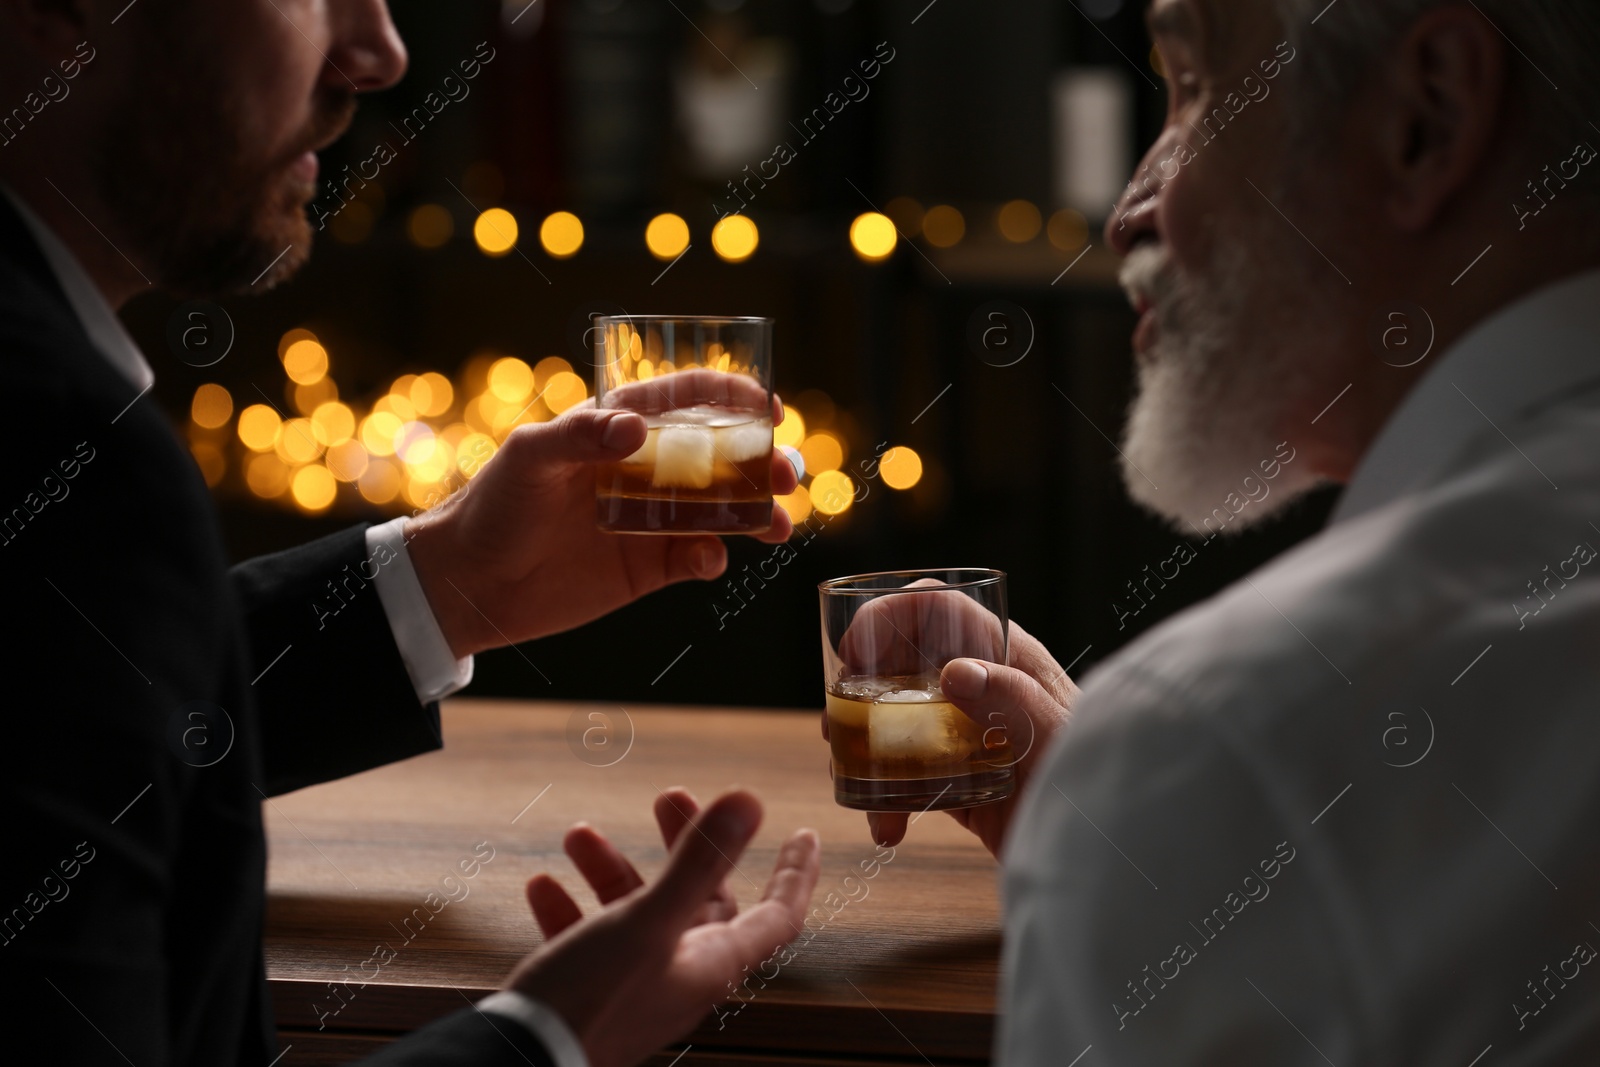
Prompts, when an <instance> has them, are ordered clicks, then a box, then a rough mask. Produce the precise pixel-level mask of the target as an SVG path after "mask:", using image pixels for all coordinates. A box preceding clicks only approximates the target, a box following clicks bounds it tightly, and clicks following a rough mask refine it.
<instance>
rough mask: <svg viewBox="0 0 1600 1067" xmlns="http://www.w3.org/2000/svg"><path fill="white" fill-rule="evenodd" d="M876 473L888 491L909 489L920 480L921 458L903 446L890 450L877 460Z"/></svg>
mask: <svg viewBox="0 0 1600 1067" xmlns="http://www.w3.org/2000/svg"><path fill="white" fill-rule="evenodd" d="M878 473H879V474H880V475H882V477H883V484H884V485H887V486H888V487H889V488H890V489H910V488H911V487H912V486H914V485H916V484H917V483H918V482H920V481H921V480H922V457H921V456H919V455H917V454H916V452H915V451H913V450H912V449H910V448H907V447H905V446H904V445H900V446H897V447H895V448H891V449H889V451H887V452H885V453H884V454H883V456H882V457H881V458H880V459H879V460H878Z"/></svg>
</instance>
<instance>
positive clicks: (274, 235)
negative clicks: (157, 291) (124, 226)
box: [152, 188, 311, 297]
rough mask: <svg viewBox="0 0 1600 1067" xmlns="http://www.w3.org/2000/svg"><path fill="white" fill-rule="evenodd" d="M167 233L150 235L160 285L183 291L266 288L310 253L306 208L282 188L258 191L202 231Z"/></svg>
mask: <svg viewBox="0 0 1600 1067" xmlns="http://www.w3.org/2000/svg"><path fill="white" fill-rule="evenodd" d="M235 195H237V194H235ZM222 202H223V201H222V198H221V197H218V199H217V201H216V205H217V206H218V207H219V208H220V207H221V206H222ZM218 214H219V215H220V214H221V212H220V211H219V212H218ZM168 232H169V233H171V234H172V237H171V238H170V239H167V240H162V239H161V237H160V236H158V235H152V238H153V240H154V241H155V243H156V248H155V258H156V263H157V268H158V269H159V270H160V272H161V277H162V284H163V285H164V286H165V287H166V288H167V289H169V290H171V291H173V292H175V293H178V294H180V295H183V296H191V297H201V296H223V295H227V294H232V293H244V292H250V293H262V292H266V291H267V290H269V289H271V288H272V287H273V286H275V285H277V284H278V283H280V282H282V281H284V280H286V279H288V278H289V277H291V276H292V275H293V274H294V273H295V272H296V271H297V270H299V269H300V267H301V266H303V265H304V264H305V262H306V260H307V259H308V258H309V257H310V255H311V225H310V223H309V221H308V220H307V219H306V214H305V208H304V207H303V206H302V205H301V204H300V203H299V202H298V201H297V200H296V199H295V198H294V197H293V196H292V195H290V194H289V193H288V192H286V191H285V190H283V189H281V188H280V189H276V190H263V191H262V192H261V193H259V194H258V195H257V196H255V197H253V198H250V199H249V200H247V201H245V202H243V203H241V204H240V207H239V210H237V211H236V212H233V213H231V217H229V218H227V219H225V220H221V219H217V218H215V217H213V219H212V220H209V221H208V223H207V225H205V226H204V228H203V231H201V232H190V233H183V232H181V231H179V230H177V229H173V230H169V231H168Z"/></svg>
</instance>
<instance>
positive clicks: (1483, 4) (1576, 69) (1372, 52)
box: [1275, 0, 1600, 151]
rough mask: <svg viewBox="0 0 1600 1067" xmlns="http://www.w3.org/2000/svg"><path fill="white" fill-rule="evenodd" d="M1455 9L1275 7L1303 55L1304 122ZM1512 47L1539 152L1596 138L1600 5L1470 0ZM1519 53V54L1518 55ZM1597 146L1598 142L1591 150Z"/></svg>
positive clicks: (1408, 2)
mask: <svg viewBox="0 0 1600 1067" xmlns="http://www.w3.org/2000/svg"><path fill="white" fill-rule="evenodd" d="M1447 2H1449V0H1335V3H1334V5H1333V6H1331V7H1330V6H1329V5H1328V3H1327V0H1275V3H1276V5H1277V8H1278V13H1279V14H1280V15H1281V16H1282V18H1283V22H1284V26H1285V28H1286V30H1287V32H1288V34H1289V41H1290V43H1291V44H1293V45H1294V47H1295V49H1296V50H1297V51H1298V52H1299V58H1298V60H1297V61H1296V63H1295V64H1294V67H1293V68H1292V70H1293V74H1294V76H1295V77H1297V78H1298V85H1300V86H1303V87H1304V88H1305V89H1306V90H1307V93H1306V97H1307V99H1306V103H1307V105H1308V106H1307V108H1304V109H1302V114H1307V113H1315V114H1317V115H1322V114H1325V113H1326V110H1327V109H1328V108H1330V107H1337V106H1338V105H1340V104H1343V103H1345V102H1346V101H1348V100H1349V99H1350V97H1351V96H1352V95H1353V94H1354V93H1355V92H1356V91H1357V90H1358V89H1359V88H1360V87H1361V85H1362V81H1363V79H1364V77H1365V76H1366V74H1367V72H1368V71H1370V70H1371V69H1372V65H1373V64H1374V63H1375V62H1376V61H1377V60H1378V59H1379V58H1380V57H1381V56H1382V54H1383V53H1384V51H1385V50H1387V49H1388V48H1389V47H1390V46H1391V45H1393V44H1394V43H1395V42H1396V41H1397V40H1398V39H1399V38H1400V36H1401V34H1403V33H1404V32H1405V30H1406V29H1407V28H1408V27H1409V26H1410V25H1411V24H1412V23H1413V22H1414V21H1415V20H1416V19H1417V18H1418V17H1419V16H1421V15H1422V14H1423V13H1424V12H1426V11H1428V10H1429V9H1431V8H1435V7H1440V6H1442V5H1443V4H1445V3H1447ZM1473 6H1475V7H1476V8H1477V9H1478V10H1479V11H1481V12H1482V13H1483V14H1484V15H1485V16H1486V17H1488V18H1489V19H1490V20H1491V21H1492V22H1493V23H1494V24H1495V26H1496V27H1497V28H1498V29H1499V30H1500V32H1501V33H1503V34H1505V36H1506V37H1507V39H1508V40H1510V42H1511V44H1512V45H1513V48H1512V50H1511V52H1510V53H1509V66H1508V71H1509V75H1510V85H1511V87H1512V92H1513V94H1514V99H1516V101H1517V105H1516V106H1518V107H1520V108H1521V110H1522V112H1523V120H1524V121H1523V122H1522V123H1521V125H1523V126H1524V127H1525V128H1526V129H1527V130H1528V131H1529V133H1530V134H1531V135H1532V138H1533V140H1534V142H1535V144H1536V145H1537V146H1538V148H1539V149H1540V150H1541V151H1544V150H1553V149H1559V148H1568V149H1570V148H1571V147H1572V146H1573V145H1574V144H1575V143H1576V142H1577V141H1578V140H1588V139H1591V138H1600V131H1596V129H1595V128H1594V127H1593V126H1591V125H1589V123H1590V121H1591V119H1594V120H1596V121H1600V79H1596V78H1595V77H1594V75H1593V71H1592V68H1593V63H1594V57H1595V56H1596V55H1600V3H1596V2H1595V0H1474V4H1473ZM1519 53H1520V54H1519ZM1591 143H1592V142H1591Z"/></svg>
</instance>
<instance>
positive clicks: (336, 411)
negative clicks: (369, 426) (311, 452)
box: [311, 400, 356, 445]
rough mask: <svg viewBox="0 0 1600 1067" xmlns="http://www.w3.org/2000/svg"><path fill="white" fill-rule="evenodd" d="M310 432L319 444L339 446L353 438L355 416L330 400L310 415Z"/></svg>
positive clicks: (343, 406) (346, 408) (347, 408)
mask: <svg viewBox="0 0 1600 1067" xmlns="http://www.w3.org/2000/svg"><path fill="white" fill-rule="evenodd" d="M311 430H312V433H314V434H315V435H316V438H317V441H318V442H319V443H320V444H323V445H337V444H340V443H342V442H344V441H348V440H350V438H351V437H353V436H355V432H356V414H355V412H353V411H351V410H350V408H349V407H348V406H346V405H344V404H341V403H339V401H337V400H330V401H329V402H328V403H326V404H319V405H318V406H317V410H315V411H313V412H312V413H311Z"/></svg>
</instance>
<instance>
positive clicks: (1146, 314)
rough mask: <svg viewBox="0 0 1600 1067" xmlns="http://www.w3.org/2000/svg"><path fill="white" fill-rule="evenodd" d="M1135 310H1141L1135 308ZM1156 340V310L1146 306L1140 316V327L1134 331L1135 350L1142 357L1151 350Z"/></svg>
mask: <svg viewBox="0 0 1600 1067" xmlns="http://www.w3.org/2000/svg"><path fill="white" fill-rule="evenodd" d="M1134 310H1136V311H1137V310H1139V309H1138V308H1135V309H1134ZM1155 340H1156V313H1155V309H1154V308H1152V307H1148V306H1146V307H1145V308H1144V310H1143V311H1142V312H1140V314H1139V325H1138V326H1137V327H1136V328H1135V329H1134V331H1133V350H1134V352H1135V353H1137V354H1140V355H1142V354H1143V353H1145V352H1147V351H1149V350H1150V346H1151V345H1153V344H1155Z"/></svg>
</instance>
